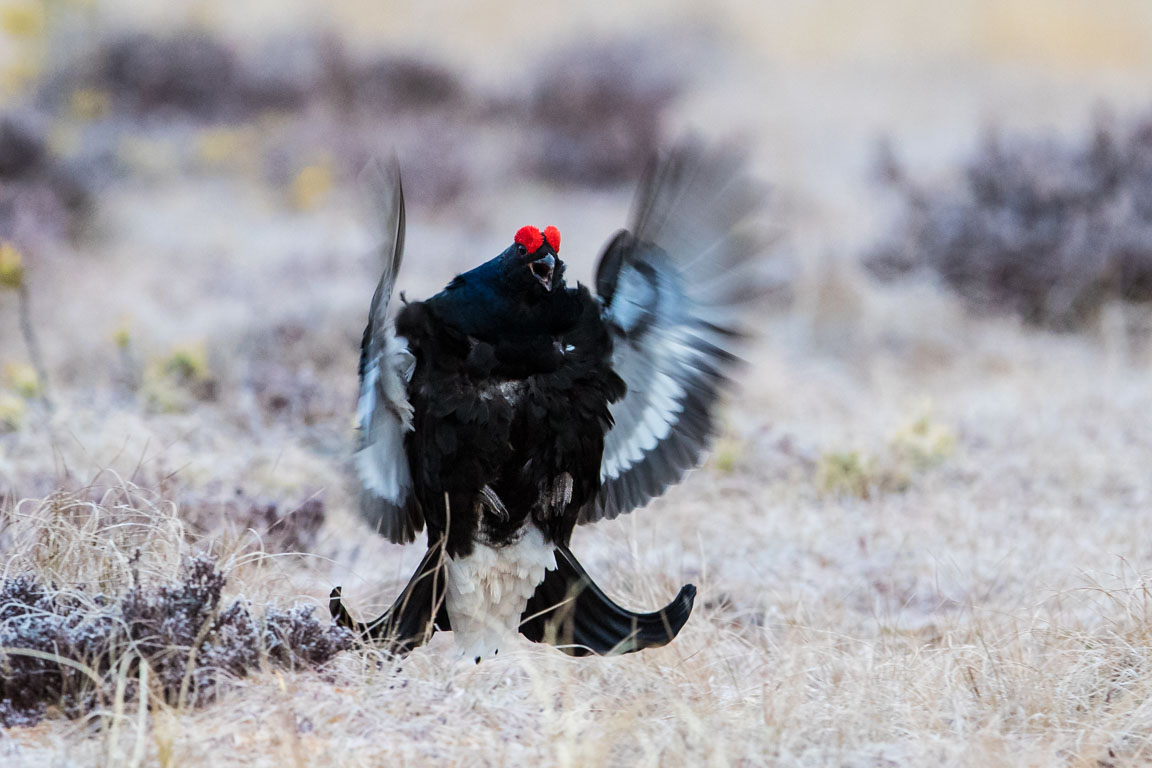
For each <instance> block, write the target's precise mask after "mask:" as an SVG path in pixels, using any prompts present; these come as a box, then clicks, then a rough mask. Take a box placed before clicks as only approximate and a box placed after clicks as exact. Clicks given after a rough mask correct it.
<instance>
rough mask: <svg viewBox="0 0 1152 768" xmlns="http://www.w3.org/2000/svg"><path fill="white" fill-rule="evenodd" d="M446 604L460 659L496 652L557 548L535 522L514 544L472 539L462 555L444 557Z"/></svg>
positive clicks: (514, 630) (514, 629)
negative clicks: (465, 552) (464, 555)
mask: <svg viewBox="0 0 1152 768" xmlns="http://www.w3.org/2000/svg"><path fill="white" fill-rule="evenodd" d="M446 567H447V572H448V579H447V581H448V583H447V585H446V586H447V590H446V595H445V607H446V608H447V609H448V619H449V621H451V622H452V634H453V635H455V636H456V647H457V648H458V649H459V651H460V655H461V656H462V657H463V658H466V659H471V660H475V661H480V660H481V659H488V658H492V657H493V656H495V655H496V654H497V653H499V651H500V649H501V647H504V646H507V645H508V642H509V640H510V639H511V638H514V637H515V636H516V633H517V630H518V629H519V626H520V616H521V614H523V613H524V608H525V606H527V604H528V600H529V598H531V597H532V594H533V593H534V592H535V591H536V586H537V585H538V584H539V583H540V582H541V581H543V580H544V574H545V572H546V571H549V570H554V569H555V568H556V550H555V548H553V546H552V545H551V544H550V543H548V542H546V541H545V540H544V534H543V533H541V532H540V530H539V529H538V528H536V526H534V525H528V526H526V527H525V529H524V535H523V536H522V537H521V538H520V539H519V540H518V541H517V542H515V543H514V544H509V545H507V546H504V547H492V546H489V545H487V544H483V543H481V542H476V543H475V544H474V546H473V549H472V553H471V554H470V555H468V556H467V557H461V558H458V559H457V558H451V557H449V558H448V562H447V566H446Z"/></svg>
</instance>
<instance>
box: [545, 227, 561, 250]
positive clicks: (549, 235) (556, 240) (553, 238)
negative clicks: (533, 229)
mask: <svg viewBox="0 0 1152 768" xmlns="http://www.w3.org/2000/svg"><path fill="white" fill-rule="evenodd" d="M544 239H545V240H547V241H548V245H550V246H552V250H554V251H556V253H560V230H558V229H556V227H546V228H545V229H544Z"/></svg>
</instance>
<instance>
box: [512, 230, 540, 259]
mask: <svg viewBox="0 0 1152 768" xmlns="http://www.w3.org/2000/svg"><path fill="white" fill-rule="evenodd" d="M516 243H517V244H518V245H522V246H524V247H525V248H526V249H527V250H528V253H536V251H538V250H540V246H542V245H544V235H542V234H540V230H539V229H538V228H536V227H520V229H519V230H517V232H516Z"/></svg>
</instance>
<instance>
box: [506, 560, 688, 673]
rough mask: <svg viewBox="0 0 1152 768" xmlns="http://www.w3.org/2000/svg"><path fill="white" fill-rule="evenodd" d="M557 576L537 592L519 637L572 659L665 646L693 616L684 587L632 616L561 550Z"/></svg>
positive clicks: (549, 575)
mask: <svg viewBox="0 0 1152 768" xmlns="http://www.w3.org/2000/svg"><path fill="white" fill-rule="evenodd" d="M556 566H557V567H556V570H554V571H548V573H546V574H545V576H544V581H542V582H540V585H539V586H538V587H536V592H535V594H533V595H532V598H531V599H530V600H529V601H528V607H527V608H526V609H525V610H524V613H523V615H522V617H521V620H520V633H521V634H522V635H524V636H525V637H527V638H528V639H529V640H532V641H534V642H537V643H548V644H549V645H555V646H557V647H558V648H559V649H560V650H562V651H564V652H565V653H567V654H570V655H572V656H587V655H589V654H598V655H608V654H619V653H633V652H635V651H640V650H643V649H645V648H658V647H660V646H662V645H667V644H668V643H669V642H671V641H672V639H673V638H675V637H676V635H677V634H678V633H679V632H680V629H681V627H683V626H684V623H685V622H687V621H688V616H689V615H691V613H692V603H693V601H694V600H695V599H696V587H694V586H692V585H691V584H686V585H684V586H683V587H681V589H680V593H679V594H678V595H676V598H675V599H674V600H673V601H672V602H670V603H669V604H668V605H666V606H664V607H663V608H662V609H660V610H658V611H653V612H652V613H634V612H633V611H629V610H628V609H626V608H623V607H621V606H619V605H617V604H616V603H614V602H613V601H612V600H611V599H609V597H608V596H607V595H605V594H604V592H603V591H601V589H600V588H599V587H598V586H596V584H595V582H593V581H592V577H591V576H589V575H588V573H587V572H586V571H585V570H584V568H583V566H581V565H580V563H579V562H578V561H577V560H576V557H575V555H573V554H572V552H571V551H570V550H569V549H568V548H567V547H565V546H558V547H556Z"/></svg>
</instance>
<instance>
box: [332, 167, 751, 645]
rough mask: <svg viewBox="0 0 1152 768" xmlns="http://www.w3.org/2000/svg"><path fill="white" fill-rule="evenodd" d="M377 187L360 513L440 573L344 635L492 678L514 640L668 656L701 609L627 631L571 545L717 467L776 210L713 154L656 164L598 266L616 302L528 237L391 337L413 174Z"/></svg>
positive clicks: (599, 284) (409, 311)
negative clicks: (456, 657)
mask: <svg viewBox="0 0 1152 768" xmlns="http://www.w3.org/2000/svg"><path fill="white" fill-rule="evenodd" d="M366 176H367V177H368V181H369V184H368V187H369V191H370V192H371V193H372V200H373V205H374V209H375V210H376V211H377V213H378V215H379V216H380V222H381V224H382V228H381V232H380V233H379V234H380V239H381V243H382V247H383V248H384V249H385V250H384V255H385V261H386V264H387V266H386V269H385V270H384V274H383V276H382V277H381V280H380V283H379V286H378V287H377V291H376V295H375V296H374V298H373V302H372V309H371V312H370V318H369V323H368V326H367V328H366V329H365V332H364V342H363V347H362V354H361V361H360V377H361V399H360V421H361V435H360V443H359V448H358V451H357V454H356V464H357V469H358V471H359V474H360V477H361V479H362V481H363V484H364V491H363V495H362V510H363V512H364V514H365V516H366V517H367V518H368V519H369V521H370V522H371V523H372V524H373V525H374V526H375V527H376V529H377V530H378V531H379V532H380V533H382V534H383V535H385V536H387V537H388V538H390V539H391V540H393V541H397V542H407V541H411V540H413V539H414V538H415V535H416V534H417V533H418V532H419V531H420V530H421V529H422V528H425V527H426V528H427V531H428V552H427V554H426V556H425V558H424V559H423V561H422V562H421V565H420V568H418V569H417V572H416V574H415V575H414V576H413V579H412V581H411V582H410V583H409V585H408V586H407V587H406V588H405V590H404V591H403V592H402V594H401V596H400V598H399V599H398V600H397V602H396V604H395V605H394V606H393V607H392V608H391V609H390V610H389V611H388V612H387V613H386V614H384V616H382V617H380V619H377V620H376V621H374V622H370V623H369V624H366V625H365V624H358V623H356V622H354V621H353V620H352V619H351V617H350V616H349V615H348V613H347V611H346V610H345V609H344V607H343V605H342V604H341V603H340V599H339V590H338V589H337V590H334V592H333V599H332V605H331V607H332V610H333V614H334V615H335V616H336V617H337V618H338V619H339V620H340V621H342V622H343V623H345V624H348V625H350V626H354V627H356V628H358V629H360V630H362V631H365V632H367V633H369V634H371V635H373V636H376V637H380V638H383V639H386V640H387V641H388V642H389V643H390V644H391V648H392V649H394V650H396V651H398V652H406V651H408V650H411V649H412V648H413V647H415V646H416V645H418V644H420V643H421V642H423V641H424V640H426V639H427V638H428V637H429V636H430V635H431V633H432V632H433V631H434V630H435V629H442V630H447V629H454V631H456V632H457V634H458V639H461V641H462V643H464V640H463V638H462V637H461V635H462V634H467V635H468V637H469V638H471V640H469V641H468V642H467V643H465V644H466V645H467V646H468V647H466V648H465V652H466V653H468V654H469V655H470V656H471V655H472V654H473V653H475V655H476V659H477V660H479V658H480V656H482V655H484V654H487V653H495V652H498V646H499V634H500V631H502V630H507V629H517V628H518V629H519V630H520V632H521V633H522V634H524V635H525V636H526V637H528V638H529V639H531V640H534V641H537V642H550V643H553V644H556V645H559V646H561V647H562V648H564V649H565V650H567V651H568V652H569V653H574V654H581V655H582V654H586V653H612V652H629V651H635V650H640V649H642V648H646V647H653V646H658V645H663V644H665V643H667V642H669V641H670V640H671V639H672V638H674V637H675V636H676V634H677V633H678V632H679V630H680V628H681V627H682V626H683V624H684V623H685V622H686V621H687V619H688V616H689V614H690V612H691V608H692V600H693V598H694V596H695V588H694V587H692V586H691V585H688V586H686V587H684V588H683V589H682V590H681V592H680V594H679V595H678V596H677V597H676V599H675V600H673V602H672V603H670V604H669V605H668V606H666V607H665V608H663V609H661V610H660V611H657V612H654V613H651V614H638V613H634V612H631V611H628V610H627V609H624V608H622V607H620V606H618V605H616V604H615V603H613V602H612V601H611V600H610V599H609V598H608V597H607V596H606V595H604V593H603V592H602V591H601V590H600V589H599V588H597V587H596V586H595V584H594V583H593V582H592V581H591V578H590V577H589V576H588V574H587V573H586V572H585V571H584V569H583V568H582V567H581V566H580V564H579V563H578V562H577V561H576V559H575V557H574V556H573V555H572V553H571V551H570V550H569V549H568V544H569V541H570V539H571V536H572V531H573V528H574V527H575V526H576V524H577V523H578V522H591V521H594V520H598V519H600V518H604V517H609V518H611V517H615V516H617V515H619V514H621V513H623V512H627V511H629V510H631V509H633V508H635V507H637V506H640V505H643V504H644V503H646V502H647V501H648V500H649V499H651V498H652V497H654V496H657V495H659V494H660V493H662V492H663V491H664V490H665V489H666V488H667V487H668V486H669V485H670V484H672V483H675V482H677V481H679V479H680V478H681V476H682V475H683V473H684V472H685V471H686V470H687V469H689V468H690V467H692V466H694V465H695V464H696V463H698V461H699V460H700V457H701V454H702V452H703V451H704V450H705V449H706V447H707V445H708V442H709V440H710V438H711V436H712V433H713V415H714V410H715V407H716V403H717V401H718V398H719V397H720V395H721V394H722V392H723V391H724V389H725V387H726V386H727V383H728V381H729V379H728V375H729V372H730V371H731V369H732V367H733V366H734V365H735V363H736V362H737V358H736V356H735V353H734V351H733V350H734V346H735V344H736V342H737V341H738V339H739V336H740V334H739V327H738V309H739V305H741V304H742V303H744V302H745V301H746V300H747V299H748V298H750V297H751V296H753V295H755V286H756V284H757V280H756V271H755V264H754V258H753V257H754V256H755V255H756V254H757V253H758V252H759V251H758V245H757V242H756V241H755V240H754V239H751V238H747V237H746V236H745V235H744V234H743V227H744V225H745V224H746V222H747V221H748V219H749V218H750V217H751V216H752V215H753V214H754V213H755V210H756V207H757V205H758V202H759V195H758V193H757V192H756V191H755V189H754V187H753V186H752V185H751V184H750V183H749V182H748V181H747V180H746V179H745V178H744V177H743V175H742V174H741V173H740V170H739V163H738V162H737V161H736V160H735V159H734V158H732V157H730V156H727V155H723V154H712V153H707V152H704V151H702V150H700V149H699V148H697V147H694V146H685V147H681V148H680V149H678V150H676V151H674V152H673V153H671V154H670V155H669V156H667V157H665V158H663V159H662V160H660V161H658V162H656V163H654V164H653V166H652V171H651V172H650V173H649V175H648V177H647V178H646V181H645V183H644V184H643V185H642V186H641V191H640V194H639V196H638V198H637V205H636V208H635V213H634V217H633V224H632V227H631V228H630V229H629V230H624V231H621V232H620V233H619V234H617V235H616V236H615V237H614V238H613V239H612V240H611V242H610V243H609V245H608V247H607V248H606V250H605V253H604V255H603V256H602V257H601V260H600V264H599V267H598V269H597V273H596V289H597V294H598V295H593V294H592V292H591V291H589V290H588V288H586V287H585V286H581V285H577V286H575V287H569V286H568V285H567V283H566V281H565V279H564V268H565V265H564V263H563V261H561V259H560V256H559V249H560V240H559V232H558V231H557V230H556V229H555V228H553V227H549V228H548V229H546V230H544V232H543V233H541V232H540V230H538V229H536V228H534V227H525V228H523V229H521V230H520V231H519V232H518V233H517V235H516V238H515V240H514V242H513V243H512V245H511V246H509V247H508V248H507V249H506V250H505V251H504V252H503V253H501V254H500V255H499V256H497V257H496V258H494V259H491V260H490V261H488V262H486V263H484V264H482V265H480V266H478V267H476V268H475V269H473V270H471V271H469V272H465V273H463V274H461V275H459V276H457V277H456V278H455V279H453V280H452V281H451V282H450V283H449V284H448V286H447V287H446V288H445V289H444V290H443V291H441V292H440V293H438V294H436V295H435V296H433V297H431V298H429V299H427V300H425V301H418V302H412V303H408V304H405V305H404V306H403V307H402V308H401V309H400V310H399V311H398V312H397V313H395V318H394V320H393V321H391V322H390V321H389V316H388V304H389V299H390V296H391V292H392V286H393V283H394V280H395V276H396V272H397V271H398V269H399V266H400V261H401V257H402V255H403V244H404V204H403V193H402V189H401V185H400V180H399V172H398V170H397V169H396V167H395V165H394V164H393V165H392V166H391V167H383V166H381V165H379V164H377V165H374V166H371V167H370V168H369V169H368V171H367V172H366ZM445 609H446V610H445ZM509 623H510V625H511V626H503V625H508V624H509ZM493 625H501V626H495V627H494V626H493Z"/></svg>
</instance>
